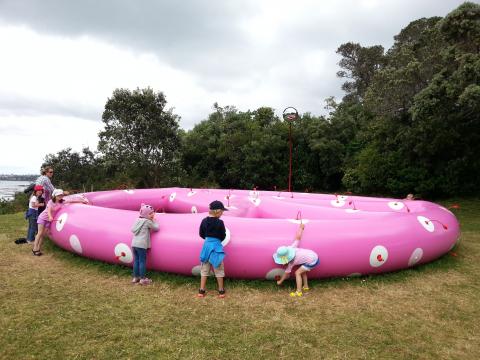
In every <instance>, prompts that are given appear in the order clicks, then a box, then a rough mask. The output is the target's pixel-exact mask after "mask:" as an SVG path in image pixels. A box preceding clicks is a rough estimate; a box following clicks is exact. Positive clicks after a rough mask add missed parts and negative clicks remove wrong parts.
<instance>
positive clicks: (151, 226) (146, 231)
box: [132, 204, 158, 285]
mask: <svg viewBox="0 0 480 360" xmlns="http://www.w3.org/2000/svg"><path fill="white" fill-rule="evenodd" d="M154 218H155V210H154V209H153V207H151V206H150V205H146V204H142V205H141V206H140V217H139V218H138V219H137V220H136V221H135V223H134V224H133V226H132V233H133V238H132V251H133V279H132V284H136V283H139V284H140V285H149V284H151V283H152V280H150V279H149V278H147V277H146V276H145V274H146V271H147V250H148V249H150V247H151V241H150V230H153V231H158V224H157V223H156V222H155V221H154Z"/></svg>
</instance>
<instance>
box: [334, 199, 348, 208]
mask: <svg viewBox="0 0 480 360" xmlns="http://www.w3.org/2000/svg"><path fill="white" fill-rule="evenodd" d="M330 204H332V206H334V207H342V206H343V205H345V201H344V200H340V199H337V200H332V201H330Z"/></svg>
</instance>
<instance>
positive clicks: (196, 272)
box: [192, 265, 201, 276]
mask: <svg viewBox="0 0 480 360" xmlns="http://www.w3.org/2000/svg"><path fill="white" fill-rule="evenodd" d="M200 268H201V266H200V265H196V266H194V267H193V268H192V275H193V276H200Z"/></svg>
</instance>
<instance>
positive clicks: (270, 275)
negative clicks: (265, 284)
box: [265, 268, 285, 280]
mask: <svg viewBox="0 0 480 360" xmlns="http://www.w3.org/2000/svg"><path fill="white" fill-rule="evenodd" d="M284 273H285V269H280V268H275V269H272V270H270V271H269V272H267V274H266V275H265V279H267V280H280V278H281V277H282V276H283V274H284Z"/></svg>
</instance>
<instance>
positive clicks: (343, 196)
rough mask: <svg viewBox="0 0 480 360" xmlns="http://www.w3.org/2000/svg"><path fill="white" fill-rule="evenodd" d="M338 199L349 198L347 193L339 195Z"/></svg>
mask: <svg viewBox="0 0 480 360" xmlns="http://www.w3.org/2000/svg"><path fill="white" fill-rule="evenodd" d="M337 199H338V200H342V201H345V200H347V199H348V196H347V195H339V196H337Z"/></svg>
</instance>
